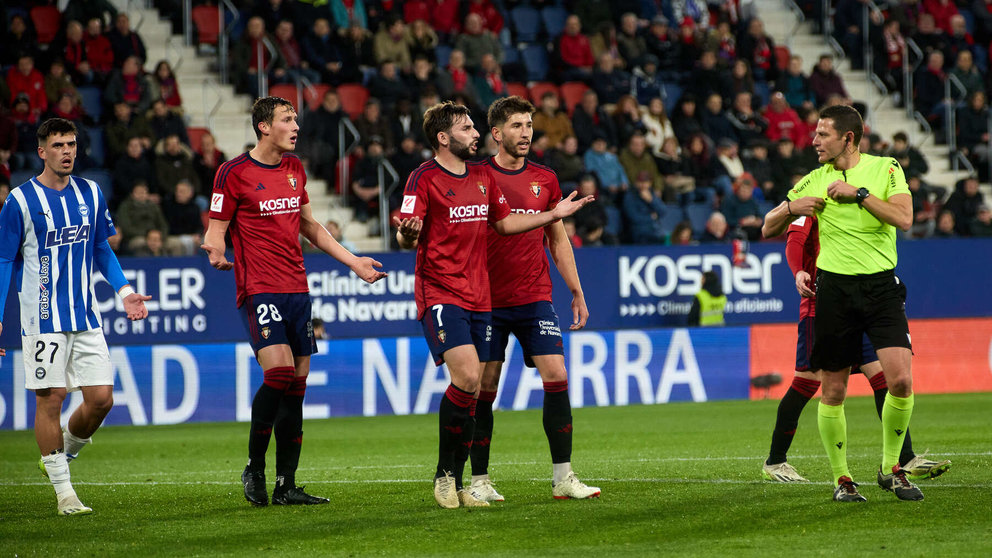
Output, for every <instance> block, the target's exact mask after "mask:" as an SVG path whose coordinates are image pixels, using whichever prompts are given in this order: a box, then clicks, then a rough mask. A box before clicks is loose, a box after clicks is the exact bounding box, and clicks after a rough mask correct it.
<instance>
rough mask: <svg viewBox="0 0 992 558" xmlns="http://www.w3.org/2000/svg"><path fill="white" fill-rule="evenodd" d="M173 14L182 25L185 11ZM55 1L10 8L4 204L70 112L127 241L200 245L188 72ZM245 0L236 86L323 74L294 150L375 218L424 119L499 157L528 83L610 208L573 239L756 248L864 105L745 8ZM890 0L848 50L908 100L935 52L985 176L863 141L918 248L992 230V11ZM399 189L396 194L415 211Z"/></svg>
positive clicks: (547, 128)
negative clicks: (840, 114) (47, 130)
mask: <svg viewBox="0 0 992 558" xmlns="http://www.w3.org/2000/svg"><path fill="white" fill-rule="evenodd" d="M154 3H155V4H156V6H157V7H158V9H159V10H160V12H161V13H162V15H163V16H164V17H166V18H168V19H170V20H172V21H173V29H174V31H175V32H180V31H181V26H182V24H183V23H182V21H183V18H182V2H180V1H178V0H157V1H156V2H154ZM55 4H56V3H55V2H49V1H44V0H39V1H29V0H20V1H18V0H12V1H9V2H6V3H5V5H4V7H3V8H0V10H2V15H3V23H4V26H5V33H4V35H3V39H2V44H0V196H2V197H5V196H6V193H7V192H8V191H9V189H10V187H11V186H17V185H18V184H20V183H21V182H23V181H24V180H26V179H27V178H29V177H30V176H32V175H33V174H35V173H36V172H37V171H39V170H40V169H39V167H38V165H39V160H38V158H37V156H35V153H34V151H35V146H36V140H35V138H34V134H35V130H36V129H37V126H38V125H39V123H40V122H41V121H43V120H44V119H45V118H48V117H52V116H59V117H63V118H68V119H70V120H72V121H74V122H75V123H76V124H77V126H78V127H79V128H80V130H81V133H80V138H79V141H80V148H81V149H80V157H79V159H78V162H77V172H79V171H81V172H80V174H82V175H83V176H86V177H89V178H93V179H95V180H97V181H98V182H99V183H100V184H101V186H102V187H103V188H104V191H105V192H107V193H108V199H109V203H110V207H111V208H112V210H113V211H114V212H115V217H116V222H117V224H118V229H119V231H120V233H121V234H120V235H118V237H116V239H115V246H114V247H115V249H116V250H119V251H121V252H122V253H125V254H134V255H160V254H192V253H194V252H195V250H196V247H197V246H199V244H200V239H201V237H202V232H203V227H204V217H203V216H204V215H205V210H206V196H207V195H208V193H209V189H210V187H211V184H212V183H213V178H214V174H215V173H216V170H217V168H218V167H219V165H220V164H221V163H223V162H224V161H226V160H227V154H225V153H223V152H221V151H220V150H219V149H218V148H217V144H216V141H215V139H214V137H213V136H212V135H211V134H210V132H209V131H208V130H204V129H189V128H187V123H186V118H185V116H184V114H183V103H182V97H181V92H180V91H179V89H178V86H177V80H176V77H175V74H174V72H173V70H172V68H171V67H170V64H169V63H168V62H167V61H157V60H147V59H146V49H145V44H144V41H143V40H142V38H141V36H140V35H139V34H138V33H137V32H135V31H134V30H133V28H132V24H131V22H130V20H129V18H128V15H127V14H126V13H123V12H121V13H118V11H117V10H116V9H115V8H114V7H113V5H111V4H110V3H109V2H106V1H104V0H101V1H89V0H86V1H84V0H69V2H68V5H67V6H66V7H65V9H64V10H62V11H61V12H59V10H58V9H57V8H56V7H55ZM200 4H201V3H200V2H194V5H200ZM236 4H237V5H238V7H239V9H240V10H241V17H240V18H239V19H237V20H236V23H235V25H234V27H233V29H232V34H231V49H230V50H231V51H230V63H231V68H232V69H233V70H234V71H232V72H231V75H233V76H236V78H235V86H236V87H237V89H238V90H239V91H241V92H244V93H247V94H250V95H253V96H257V95H258V94H259V89H258V84H259V80H258V79H257V78H258V73H259V72H260V71H261V72H267V78H268V84H269V92H270V93H271V94H276V93H277V92H280V93H283V92H285V93H284V94H283V96H286V97H287V98H289V97H295V95H296V91H297V89H296V87H297V85H298V84H307V83H312V84H314V85H313V86H312V87H307V88H306V90H307V92H308V93H311V92H313V91H317V92H319V94H317V95H312V94H311V95H307V97H308V98H307V101H308V102H306V103H305V104H307V105H309V106H307V107H304V110H303V111H302V113H301V115H300V117H301V118H300V122H301V131H300V136H301V137H300V141H299V144H298V145H299V148H298V153H299V154H300V155H301V157H302V158H303V159H304V161H305V162H306V164H307V166H308V169H309V171H310V173H311V175H312V176H314V177H319V178H323V179H324V180H326V181H327V183H328V185H329V186H328V187H329V188H331V189H334V190H335V191H337V192H339V193H342V194H344V195H345V196H346V198H347V200H348V203H349V204H350V205H351V206H352V207H353V208H354V210H355V219H357V220H358V221H362V222H365V221H369V220H374V219H375V217H374V216H375V215H377V214H378V211H379V209H378V205H379V203H380V199H379V185H378V168H379V166H380V162H381V161H383V160H388V161H389V162H390V163H391V164H392V166H393V167H394V168H395V169H396V170H397V171H398V174H399V175H400V180H401V183H405V181H406V178H407V176H408V175H409V173H410V172H412V171H413V170H414V169H415V168H416V167H417V166H418V165H419V164H420V163H422V162H423V161H424V160H426V159H427V158H428V157H430V152H429V149H427V143H426V141H425V140H424V138H423V132H422V129H421V120H422V114H423V112H424V110H425V109H426V108H427V107H429V106H431V105H433V104H435V103H437V102H439V101H440V100H442V99H452V100H455V101H456V102H459V103H462V104H465V105H466V106H468V107H469V108H470V109H471V111H472V114H473V120H474V121H475V123H476V126H477V127H478V128H479V130H480V132H481V133H482V137H483V138H486V144H485V146H483V147H481V148H480V156H482V155H485V156H489V155H493V154H495V152H496V145H495V144H494V143H493V140H492V138H491V137H490V134H489V133H488V129H487V126H486V108H487V107H488V106H489V104H490V103H491V102H492V101H493V100H494V99H496V98H499V97H503V96H506V95H514V94H516V95H520V96H523V97H525V98H529V99H530V100H532V101H533V102H534V104H535V106H537V109H538V111H537V113H535V115H534V129H535V133H534V137H533V138H532V140H531V143H532V145H531V150H530V151H531V155H530V156H531V157H532V158H533V159H534V160H535V161H537V162H541V163H544V164H546V165H548V166H550V167H551V168H553V169H554V170H555V171H556V172H557V173H558V176H559V179H560V182H561V184H562V187H563V191H564V193H565V194H567V193H569V192H570V191H572V190H578V191H579V192H580V193H581V194H583V195H586V194H592V195H594V196H596V202H595V203H593V204H590V205H589V206H587V207H585V208H583V209H582V210H581V211H580V212H579V213H578V214H576V215H575V216H574V218H573V219H570V220H569V221H568V222H567V223H566V226H567V230H568V231H569V233H570V234H571V237H572V240H573V243H574V244H575V245H576V246H594V245H602V244H612V243H618V242H622V243H652V244H658V243H668V244H690V243H697V242H727V241H729V240H730V239H731V238H737V237H747V238H750V239H754V240H756V239H758V238H759V237H760V227H761V216H763V215H764V214H765V213H766V212H767V210H768V209H769V208H770V207H771V206H772V205H773V204H776V203H778V202H780V201H781V200H783V199H784V196H785V194H786V193H787V192H788V190H789V189H790V188H791V186H792V185H793V184H794V183H795V181H796V180H797V179H798V178H799V177H801V176H802V175H804V174H805V173H806V172H808V171H810V170H811V169H813V168H814V167H816V166H817V162H816V155H815V152H814V151H813V149H812V146H811V133H812V130H813V129H814V128H815V126H816V122H817V119H818V114H819V113H818V110H819V109H821V108H823V107H825V106H829V105H832V104H852V103H853V104H854V105H855V106H856V107H859V108H860V109H861V110H862V111H863V110H864V107H861V106H860V105H859V104H858V103H857V101H856V100H853V99H851V98H850V96H849V95H848V93H847V91H846V89H845V87H844V83H843V79H842V78H841V76H840V75H839V74H838V73H837V71H836V70H835V69H834V62H835V61H834V58H833V57H832V56H830V55H828V54H825V55H823V56H821V57H820V58H819V59H818V60H814V61H804V60H802V59H801V58H800V57H798V56H793V55H790V53H789V52H788V49H787V48H785V47H783V46H781V45H776V44H775V42H774V40H773V39H772V38H771V37H770V36H769V35H768V34H767V33H766V31H765V29H764V26H763V23H762V21H761V19H760V18H758V17H755V16H754V14H751V13H746V12H742V10H741V6H740V5H739V3H738V2H736V1H735V0H723V1H720V0H710V1H708V2H707V1H703V0H661V1H651V0H613V1H609V2H607V1H601V0H577V1H551V0H544V1H542V0H530V1H526V0H516V1H515V0H504V1H500V0H410V1H406V2H399V1H389V0H332V1H329V2H328V1H325V0H296V1H291V0H259V1H254V2H253V1H249V0H244V1H241V2H236ZM877 4H878V6H879V8H881V11H880V12H876V13H875V14H873V16H872V18H871V20H870V29H868V32H867V33H866V32H865V30H864V29H862V18H861V15H860V14H861V10H862V6H863V2H860V1H859V0H839V1H838V2H837V3H836V6H835V8H836V10H835V11H836V13H835V15H834V20H833V24H834V25H833V28H834V29H835V32H834V34H835V38H836V39H837V40H838V42H839V43H840V44H841V45H842V46H843V47H844V49H845V50H846V52H847V54H848V56H850V57H851V60H852V65H853V66H854V67H861V66H862V65H863V64H864V62H865V61H864V60H862V56H861V53H862V52H863V49H862V47H863V44H862V42H861V41H863V40H864V39H865V38H867V40H868V41H870V42H872V44H873V49H872V51H873V52H874V55H875V58H876V59H875V60H873V61H872V62H873V68H874V71H875V72H876V74H878V76H879V77H880V78H881V79H882V80H883V82H884V83H885V84H886V85H887V86H888V87H889V89H890V92H891V94H892V95H894V96H898V95H899V92H900V91H901V84H902V67H903V56H906V54H905V53H906V49H905V45H906V42H907V41H908V40H910V39H912V40H913V41H915V42H916V44H918V45H919V46H920V48H921V49H922V50H923V53H924V59H925V62H924V63H922V64H920V67H919V70H918V71H917V74H916V76H915V83H916V85H917V87H916V88H915V93H914V99H913V102H914V104H915V106H916V108H917V109H918V110H919V111H921V112H922V113H923V115H924V116H926V117H927V119H928V120H929V121H930V123H931V125H933V126H934V129H935V130H937V131H938V132H940V131H941V130H944V129H945V128H944V126H945V124H946V123H945V122H944V114H945V112H944V110H945V106H946V104H947V103H953V104H954V107H953V109H954V110H956V111H957V114H958V119H957V121H958V126H957V128H956V132H957V137H956V140H957V147H958V149H960V150H961V152H962V153H964V154H965V155H966V156H967V157H968V158H969V159H970V160H971V161H972V162H973V163H974V164H975V168H976V169H977V170H978V172H979V176H975V177H969V178H966V179H963V180H961V181H959V182H958V183H957V184H955V185H953V188H948V187H947V186H950V185H937V184H929V183H927V181H926V179H925V175H926V173H927V171H928V163H927V161H926V160H925V158H924V157H923V156H922V154H921V153H920V151H919V150H917V149H916V148H914V147H913V146H912V145H911V144H910V142H909V141H908V137H907V135H906V134H905V133H897V134H895V135H894V136H893V137H892V138H891V139H887V138H882V137H879V136H878V135H877V134H866V137H865V139H864V140H863V142H862V150H863V151H865V152H868V153H872V154H885V155H889V156H892V157H895V158H896V159H897V160H898V161H899V162H900V164H901V165H902V166H903V167H904V169H905V171H906V175H907V178H908V180H909V183H910V187H911V189H912V190H913V192H914V212H915V225H914V227H913V230H912V232H911V233H910V234H909V235H907V236H912V237H929V236H936V237H945V236H972V235H974V236H989V235H992V220H990V219H992V213H990V211H989V206H988V205H986V202H985V200H984V199H983V198H982V194H981V193H980V192H979V190H978V182H979V180H980V179H981V180H987V177H986V176H985V173H986V171H987V169H988V166H989V156H990V153H989V150H988V145H989V143H988V141H989V128H988V123H989V117H988V113H989V108H988V102H987V99H988V93H989V90H990V80H989V72H988V61H989V58H990V49H989V44H990V38H992V0H974V2H970V3H969V2H967V1H964V0H962V1H960V2H957V3H955V2H954V1H948V0H924V1H922V2H919V1H916V0H904V1H903V2H896V1H895V0H892V1H890V2H889V3H888V4H885V3H884V2H881V3H877ZM799 5H800V7H801V8H802V9H803V10H804V11H805V12H806V13H807V15H808V16H809V17H810V18H812V19H813V20H818V18H821V17H822V16H821V14H820V13H819V11H820V10H821V7H820V2H818V1H808V2H806V1H800V2H799ZM878 14H881V15H878ZM266 42H267V43H268V44H270V45H272V46H274V47H275V48H274V54H272V53H270V51H269V49H268V48H266V46H265V44H266ZM202 46H206V45H202ZM260 60H261V68H260V67H259V64H258V62H259V61H260ZM807 69H808V71H807ZM950 76H953V77H954V78H955V79H954V80H953V81H954V83H955V84H961V85H962V86H963V90H961V91H957V89H958V87H957V85H955V87H954V88H953V89H954V90H955V91H956V92H955V93H953V94H952V98H950V99H945V98H944V93H943V92H944V85H943V84H944V82H945V81H946V80H949V79H951V77H950ZM290 100H292V101H294V102H295V101H296V99H295V98H291V99H290ZM345 119H348V120H350V121H352V123H353V124H354V128H355V129H357V131H358V137H357V138H353V137H350V136H351V134H350V133H349V134H348V135H347V136H348V137H346V138H345V141H346V144H350V143H351V142H352V140H356V141H357V142H358V144H359V147H358V148H357V149H354V150H353V151H351V152H349V153H346V155H345V156H344V158H343V159H341V160H339V158H338V153H339V152H340V151H341V147H342V146H340V145H339V127H340V125H341V122H342V121H343V120H345ZM937 135H938V138H941V139H946V138H943V137H942V136H941V134H940V133H938V134H937ZM231 155H232V156H233V155H234V154H231ZM341 166H344V167H345V170H346V176H347V177H348V178H347V180H346V181H345V183H344V184H340V183H339V182H340V180H339V178H338V176H339V171H340V168H341ZM400 190H401V188H398V189H397V190H396V194H395V195H394V196H392V197H391V199H389V200H383V201H382V203H388V204H389V208H390V209H391V210H395V209H396V208H397V207H398V202H399V191H400ZM948 190H952V191H951V192H950V195H948V192H947V191H948Z"/></svg>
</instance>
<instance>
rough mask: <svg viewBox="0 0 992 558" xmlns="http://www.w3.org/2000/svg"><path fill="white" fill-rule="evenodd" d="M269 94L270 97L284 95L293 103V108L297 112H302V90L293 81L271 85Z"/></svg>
mask: <svg viewBox="0 0 992 558" xmlns="http://www.w3.org/2000/svg"><path fill="white" fill-rule="evenodd" d="M269 96H270V97H282V98H283V99H286V100H287V101H289V102H290V103H293V108H294V109H295V110H296V113H297V114H299V112H300V92H299V90H298V89H296V85H294V84H292V83H277V84H275V85H270V86H269Z"/></svg>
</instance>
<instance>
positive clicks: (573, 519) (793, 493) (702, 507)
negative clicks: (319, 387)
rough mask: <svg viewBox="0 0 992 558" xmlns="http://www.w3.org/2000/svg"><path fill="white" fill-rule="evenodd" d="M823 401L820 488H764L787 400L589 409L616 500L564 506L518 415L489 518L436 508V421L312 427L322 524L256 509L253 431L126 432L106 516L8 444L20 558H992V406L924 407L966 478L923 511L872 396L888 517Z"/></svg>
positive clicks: (588, 459) (97, 449) (869, 437)
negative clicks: (61, 508) (836, 468)
mask: <svg viewBox="0 0 992 558" xmlns="http://www.w3.org/2000/svg"><path fill="white" fill-rule="evenodd" d="M815 403H816V402H815V401H814V403H813V405H811V406H810V408H809V409H808V410H807V412H806V413H805V414H804V416H803V418H802V422H801V423H800V429H799V433H798V435H797V438H796V441H795V443H794V445H793V449H792V452H791V453H792V455H791V458H790V462H792V463H793V464H794V465H795V466H796V468H797V469H799V471H800V472H801V473H803V474H804V475H805V476H806V477H807V478H809V479H810V480H811V481H813V482H812V483H811V484H805V485H781V484H773V483H769V482H765V481H762V480H761V462H762V459H763V458H764V456H765V455H766V452H767V450H768V444H769V436H770V432H771V428H772V423H773V421H774V415H775V408H776V405H777V402H775V401H762V402H752V401H734V402H716V403H703V404H670V405H656V406H632V407H610V408H593V409H576V410H575V412H574V424H575V448H574V454H573V459H574V462H573V465H574V469H575V470H576V472H577V473H578V475H579V477H580V478H581V479H583V480H584V481H586V482H588V483H589V484H593V485H596V486H599V487H601V488H602V489H603V496H602V497H601V498H599V499H597V500H591V501H558V500H554V499H552V498H551V484H550V480H549V479H550V473H551V465H550V463H549V458H548V451H547V442H546V440H545V437H544V432H543V430H542V427H541V415H540V411H528V412H498V413H497V415H496V435H495V442H494V445H493V463H492V466H491V471H490V472H491V474H492V477H493V478H494V480H495V481H496V485H497V487H498V488H499V490H500V492H502V493H503V495H504V496H506V502H504V503H500V504H497V505H494V506H493V507H492V508H490V509H483V510H472V511H468V510H464V509H459V510H442V509H439V508H438V507H437V506H436V505H435V504H434V501H433V497H432V492H431V484H430V477H431V475H432V473H433V467H434V456H435V452H436V444H437V441H436V438H437V422H436V421H437V418H436V416H435V415H428V416H408V417H378V418H352V419H335V420H323V421H307V422H306V423H305V425H304V430H305V435H304V440H305V443H304V452H303V459H302V466H301V470H300V472H299V474H298V479H299V482H300V483H301V484H306V485H307V489H308V491H310V492H312V493H314V494H317V495H322V496H327V497H329V498H331V503H330V504H328V505H324V506H313V507H305V508H303V507H296V508H280V507H271V506H270V507H268V508H252V507H250V506H249V505H248V504H247V503H246V502H245V500H244V498H243V496H242V493H241V490H242V489H241V484H240V482H239V475H240V472H241V469H242V468H243V467H244V462H245V451H246V450H245V446H246V441H245V440H246V434H247V430H248V426H247V425H245V424H187V425H179V426H169V427H144V428H137V427H108V428H105V429H103V430H101V431H100V432H99V433H98V434H97V436H96V442H95V443H94V444H93V445H92V446H89V447H87V448H86V449H85V450H84V452H83V453H82V456H81V458H80V459H79V460H78V461H76V462H74V463H73V464H72V466H71V467H72V477H73V480H74V484H75V486H76V489H77V492H78V493H79V496H80V498H81V499H82V501H83V502H84V503H86V504H87V505H89V506H91V507H92V508H93V509H94V511H95V513H94V514H93V515H91V516H86V517H68V518H65V517H57V516H56V515H55V497H54V492H53V491H52V489H51V486H50V485H49V484H48V482H47V479H45V478H43V477H41V476H40V474H39V473H38V469H37V460H38V454H37V449H36V447H35V445H34V438H33V435H32V433H31V432H0V556H12V555H18V556H30V555H44V556H68V555H91V556H107V555H116V556H159V555H162V556H192V555H228V556H232V555H237V556H241V557H245V556H254V555H258V554H262V553H265V554H268V555H273V556H289V555H299V556H329V555H334V556H362V555H391V556H469V555H486V556H566V555H567V556H572V557H578V556H615V555H636V556H661V555H671V554H677V555H703V556H723V557H728V556H729V557H732V558H737V557H738V556H762V557H766V556H794V555H834V556H855V555H873V554H878V555H881V554H885V555H888V556H894V557H899V558H905V557H909V556H928V557H934V558H935V557H941V556H989V555H992V482H990V480H989V474H990V471H992V447H990V445H992V444H990V442H992V423H990V416H992V415H990V412H989V409H990V408H992V394H975V395H940V396H937V395H918V396H917V398H916V413H915V416H914V418H913V426H912V433H913V439H914V440H915V441H916V445H917V450H918V451H923V450H925V449H927V448H930V449H931V453H932V455H934V456H940V457H949V458H950V459H952V460H953V461H954V465H953V467H952V468H951V470H950V472H948V473H947V474H946V475H944V476H943V477H941V478H939V479H936V480H933V481H924V482H922V483H920V484H921V487H922V489H923V491H924V493H925V494H926V500H925V501H923V502H900V501H897V500H896V498H895V496H894V495H892V494H890V493H887V492H884V491H882V490H881V489H880V488H878V486H877V485H876V484H875V470H876V468H877V466H878V463H879V461H880V454H881V433H880V432H879V428H880V427H879V421H878V418H877V417H876V415H875V411H874V407H873V403H872V401H871V400H869V399H867V398H858V399H852V400H851V401H849V402H848V405H847V408H848V425H849V431H850V440H849V443H850V448H851V449H850V461H851V469H852V472H853V474H854V476H855V480H856V481H858V482H860V483H861V490H862V493H863V494H864V495H865V496H866V497H867V498H868V502H867V503H864V504H840V503H835V502H832V501H831V500H830V495H831V491H832V488H831V486H830V484H829V467H828V465H827V461H826V458H825V457H824V452H823V448H822V446H821V445H820V439H819V436H818V434H817V432H816V413H815ZM273 450H274V447H273V448H270V459H269V465H270V467H269V479H270V489H271V483H272V481H273V480H274V472H272V466H273V465H274V461H275V459H274V457H272V452H273Z"/></svg>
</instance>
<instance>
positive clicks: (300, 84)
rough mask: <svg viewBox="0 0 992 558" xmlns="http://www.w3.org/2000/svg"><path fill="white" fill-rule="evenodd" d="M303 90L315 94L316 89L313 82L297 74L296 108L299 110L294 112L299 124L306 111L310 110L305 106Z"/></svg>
mask: <svg viewBox="0 0 992 558" xmlns="http://www.w3.org/2000/svg"><path fill="white" fill-rule="evenodd" d="M304 88H306V89H309V90H311V91H313V92H314V93H316V92H317V89H316V88H315V87H314V86H313V82H312V81H310V78H308V77H306V76H304V75H300V74H297V75H296V106H297V107H299V110H297V111H296V112H297V115H296V119H297V120H298V121H300V122H303V117H304V116H303V115H305V114H306V113H307V111H308V110H309V108H310V107H309V106H308V105H307V104H306V98H305V97H304V95H303V89H304Z"/></svg>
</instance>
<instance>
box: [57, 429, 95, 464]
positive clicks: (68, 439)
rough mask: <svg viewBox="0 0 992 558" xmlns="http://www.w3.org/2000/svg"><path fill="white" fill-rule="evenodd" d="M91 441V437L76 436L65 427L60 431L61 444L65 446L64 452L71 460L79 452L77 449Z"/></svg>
mask: <svg viewBox="0 0 992 558" xmlns="http://www.w3.org/2000/svg"><path fill="white" fill-rule="evenodd" d="M92 441H93V438H85V439H84V438H77V437H76V436H73V435H72V432H69V428H68V427H67V428H66V429H65V431H64V432H63V433H62V444H63V447H64V448H65V453H66V454H67V456H68V459H69V461H72V460H73V459H75V458H76V456H77V455H78V454H79V450H81V449H83V446H85V445H86V444H88V443H90V442H92Z"/></svg>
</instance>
